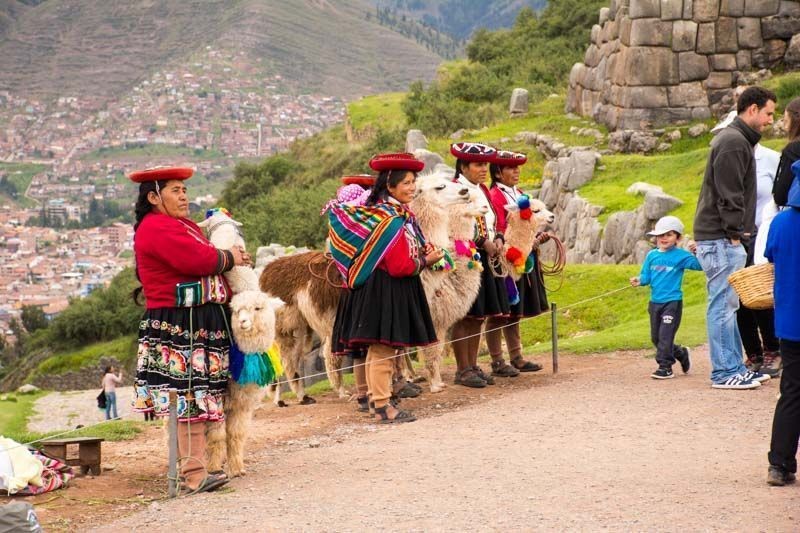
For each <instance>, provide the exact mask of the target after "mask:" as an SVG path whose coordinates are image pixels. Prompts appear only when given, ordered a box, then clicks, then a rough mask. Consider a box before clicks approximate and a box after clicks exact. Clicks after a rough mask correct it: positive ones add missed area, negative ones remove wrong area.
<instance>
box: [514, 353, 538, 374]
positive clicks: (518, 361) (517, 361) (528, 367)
mask: <svg viewBox="0 0 800 533" xmlns="http://www.w3.org/2000/svg"><path fill="white" fill-rule="evenodd" d="M511 364H512V365H514V368H516V369H517V370H519V371H520V372H538V371H539V370H541V369H542V368H544V367H543V366H542V365H540V364H539V363H534V362H533V361H526V360H525V359H523V358H522V356H519V357H515V358H514V359H512V360H511Z"/></svg>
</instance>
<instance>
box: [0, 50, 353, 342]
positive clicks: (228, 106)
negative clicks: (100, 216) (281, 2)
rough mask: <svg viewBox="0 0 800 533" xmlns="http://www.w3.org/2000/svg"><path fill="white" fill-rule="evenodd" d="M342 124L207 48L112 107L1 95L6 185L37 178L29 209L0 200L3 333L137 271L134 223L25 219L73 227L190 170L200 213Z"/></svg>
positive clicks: (323, 99) (338, 111)
mask: <svg viewBox="0 0 800 533" xmlns="http://www.w3.org/2000/svg"><path fill="white" fill-rule="evenodd" d="M343 119H344V102H343V101H342V100H341V99H340V98H336V97H328V96H321V95H310V94H301V95H295V94H291V93H290V90H289V89H288V88H287V85H286V84H285V83H284V80H283V79H282V77H281V76H280V75H277V74H274V75H264V69H261V68H260V67H259V65H255V66H254V65H253V64H252V63H251V62H246V61H245V60H244V58H241V57H239V56H238V55H236V54H234V53H232V52H224V51H221V50H216V49H213V48H211V47H207V48H206V50H205V53H204V55H203V56H202V57H199V58H197V60H195V61H191V62H187V63H185V64H181V65H178V66H176V67H175V68H173V69H171V70H168V71H160V72H154V73H152V74H151V75H149V76H147V77H146V78H145V79H143V80H142V81H141V82H140V83H139V84H138V85H136V86H135V87H134V88H133V89H132V90H131V91H130V92H129V93H128V94H127V95H125V96H123V97H122V98H119V99H118V100H116V101H112V102H103V101H100V100H97V99H93V98H89V97H85V96H84V95H64V96H61V97H59V98H57V99H54V100H50V101H45V100H40V99H36V98H31V97H29V96H27V95H24V94H12V93H10V92H8V91H0V160H1V161H2V162H0V182H1V181H2V180H4V179H9V178H11V177H13V176H14V174H15V173H16V174H23V172H22V171H19V170H16V171H15V169H17V168H22V166H23V165H28V164H30V168H31V169H32V170H30V173H31V174H32V175H30V176H29V177H27V178H20V179H21V180H22V184H23V185H22V186H23V187H24V190H19V191H18V196H19V198H18V199H24V200H25V202H26V203H25V204H23V205H26V206H27V207H20V204H19V203H17V202H8V201H5V200H3V199H2V196H0V331H3V332H6V333H8V323H9V321H10V319H11V318H12V317H15V316H19V313H20V310H21V308H22V307H23V306H26V305H35V306H39V307H41V308H42V309H43V310H44V312H45V314H46V315H47V316H48V317H52V316H54V315H55V314H56V313H58V312H59V311H61V310H62V309H64V308H65V307H66V306H67V304H68V299H69V298H73V297H79V296H83V295H86V294H88V293H89V292H90V291H91V290H93V289H94V288H96V287H98V286H103V285H107V284H108V282H109V281H110V280H111V279H112V278H113V277H114V276H115V275H116V274H117V273H118V272H119V271H120V270H121V269H123V268H124V267H125V266H128V265H130V264H132V260H131V254H130V250H131V237H132V233H133V231H132V228H131V226H130V225H129V224H121V223H117V224H112V225H110V226H108V227H98V228H90V229H71V230H61V229H58V230H57V229H53V228H41V227H32V226H30V225H29V221H30V219H32V218H35V217H40V216H42V215H44V216H46V217H48V219H49V220H58V225H59V226H67V227H68V223H69V222H70V221H73V222H79V221H81V220H82V218H83V217H85V215H86V212H87V209H88V206H89V203H90V202H91V201H92V200H94V201H97V202H103V201H112V202H117V203H119V204H120V205H121V206H124V205H127V204H129V203H130V201H131V199H132V198H133V194H134V187H133V186H132V185H131V184H130V182H129V181H128V180H127V179H125V175H126V174H128V173H129V172H130V171H132V170H134V169H137V168H145V167H148V166H153V165H157V164H175V163H181V164H186V163H188V164H190V165H191V166H193V167H194V168H195V172H196V175H197V176H200V177H202V178H201V179H203V178H204V179H205V184H206V185H205V186H204V187H201V188H200V189H199V190H196V191H195V192H196V193H197V195H196V196H194V197H193V201H194V203H196V204H197V205H203V204H213V203H215V202H216V195H218V193H219V192H220V191H221V190H222V184H223V183H224V181H225V180H227V179H228V178H230V177H231V176H232V173H233V167H234V165H235V163H236V161H238V160H240V159H242V158H255V157H264V156H268V155H270V154H273V153H276V152H278V151H280V150H283V149H285V148H286V147H287V146H288V145H289V144H290V143H291V142H292V141H293V140H294V139H297V138H302V137H307V136H310V135H312V134H314V133H316V132H318V131H321V130H323V129H325V128H327V127H329V126H331V125H332V124H336V123H339V122H341V121H342V120H343ZM24 168H26V169H27V167H24ZM198 183H199V181H198ZM126 252H127V253H126ZM12 340H13V339H12Z"/></svg>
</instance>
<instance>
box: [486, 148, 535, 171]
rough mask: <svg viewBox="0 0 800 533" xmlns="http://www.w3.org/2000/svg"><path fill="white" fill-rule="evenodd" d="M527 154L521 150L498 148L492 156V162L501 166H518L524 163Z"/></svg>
mask: <svg viewBox="0 0 800 533" xmlns="http://www.w3.org/2000/svg"><path fill="white" fill-rule="evenodd" d="M527 160H528V156H527V155H525V154H523V153H522V152H512V151H510V150H498V151H497V152H495V154H494V157H493V158H492V161H491V162H492V163H494V164H495V165H499V166H501V167H518V166H520V165H524V164H525V162H526V161H527Z"/></svg>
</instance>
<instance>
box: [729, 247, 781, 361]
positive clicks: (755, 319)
mask: <svg viewBox="0 0 800 533" xmlns="http://www.w3.org/2000/svg"><path fill="white" fill-rule="evenodd" d="M743 244H744V242H743ZM754 245H755V241H754V239H750V240H749V241H748V242H747V243H746V244H744V247H745V250H747V262H746V263H745V266H751V265H752V264H753V257H754V249H755V246H754ZM736 324H737V325H738V326H739V334H740V335H741V336H742V345H743V346H744V353H745V354H746V355H747V358H748V359H759V358H761V357H762V356H763V355H764V351H765V350H766V351H768V352H777V351H778V349H779V348H780V345H779V343H778V339H777V337H775V311H774V310H773V309H763V310H761V309H750V308H748V307H745V306H744V305H742V302H739V310H738V311H736ZM759 333H760V336H759Z"/></svg>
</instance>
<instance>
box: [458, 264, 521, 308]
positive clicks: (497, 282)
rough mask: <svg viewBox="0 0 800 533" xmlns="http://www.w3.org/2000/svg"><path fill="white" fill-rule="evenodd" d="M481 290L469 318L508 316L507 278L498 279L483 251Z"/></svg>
mask: <svg viewBox="0 0 800 533" xmlns="http://www.w3.org/2000/svg"><path fill="white" fill-rule="evenodd" d="M481 264H482V265H483V272H482V273H481V288H480V290H479V291H478V297H477V298H475V302H473V304H472V307H471V308H470V310H469V312H467V316H468V317H470V318H487V317H491V316H507V315H508V314H509V312H510V310H511V308H510V306H509V303H508V291H506V282H505V278H498V277H495V276H494V274H492V270H491V268H489V256H488V255H487V254H486V253H485V252H483V251H481Z"/></svg>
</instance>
